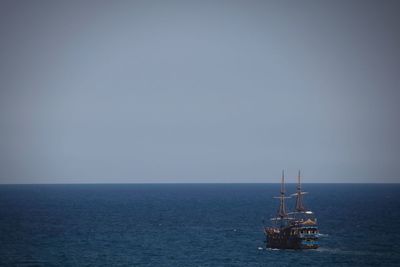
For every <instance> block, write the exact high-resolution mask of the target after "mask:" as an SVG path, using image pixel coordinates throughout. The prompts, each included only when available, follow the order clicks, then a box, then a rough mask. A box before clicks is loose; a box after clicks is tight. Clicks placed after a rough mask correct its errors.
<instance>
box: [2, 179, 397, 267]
mask: <svg viewBox="0 0 400 267" xmlns="http://www.w3.org/2000/svg"><path fill="white" fill-rule="evenodd" d="M304 189H305V190H306V191H308V192H310V194H309V195H307V196H306V199H305V204H306V206H309V207H310V208H311V209H312V210H313V211H314V212H315V213H316V215H317V218H318V223H319V228H320V232H321V234H322V236H321V238H320V246H321V247H320V248H319V249H317V250H311V251H290V250H288V251H284V250H267V249H265V244H264V234H263V230H262V229H263V223H262V220H263V219H265V220H268V218H270V217H272V216H273V215H274V214H275V212H276V207H277V203H276V202H275V201H276V200H274V199H272V196H274V195H276V193H277V192H279V185H278V184H115V185H112V184H109V185H2V186H0V265H1V266H302V265H303V266H338V265H339V266H398V264H399V262H400V230H399V229H400V185H393V184H390V185H388V184H387V185H384V184H334V185H332V184H330V185H329V184H304ZM287 190H288V191H290V190H291V191H293V192H294V190H295V189H294V185H290V184H289V185H288V187H287ZM288 205H289V207H293V205H294V203H292V201H291V200H289V203H288Z"/></svg>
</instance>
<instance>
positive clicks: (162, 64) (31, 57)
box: [0, 0, 400, 183]
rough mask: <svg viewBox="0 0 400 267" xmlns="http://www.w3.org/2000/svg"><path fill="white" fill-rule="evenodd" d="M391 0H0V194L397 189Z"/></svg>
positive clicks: (397, 67) (399, 130) (396, 59)
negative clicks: (286, 184)
mask: <svg viewBox="0 0 400 267" xmlns="http://www.w3.org/2000/svg"><path fill="white" fill-rule="evenodd" d="M399 13H400V2H399V1H319V0H318V1H104V2H102V1H4V0H2V1H0V38H1V42H0V130H1V131H0V183H26V182H27V183H35V182H41V183H44V182H45V183H47V182H56V183H64V182H67V183H75V182H89V183H91V182H271V181H272V182H277V181H279V177H280V172H281V169H285V170H286V171H287V175H288V180H289V181H294V177H295V175H296V173H297V169H298V168H301V169H302V170H303V173H304V179H305V181H306V182H399V181H400V179H399V178H400V139H399V137H400V119H399V118H400V51H399V48H400V27H399V25H400V16H399Z"/></svg>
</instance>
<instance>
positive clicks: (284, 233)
mask: <svg viewBox="0 0 400 267" xmlns="http://www.w3.org/2000/svg"><path fill="white" fill-rule="evenodd" d="M265 235H266V246H267V248H276V249H317V248H318V247H319V243H318V228H317V226H316V225H313V226H312V227H310V226H298V225H296V226H288V227H283V228H265Z"/></svg>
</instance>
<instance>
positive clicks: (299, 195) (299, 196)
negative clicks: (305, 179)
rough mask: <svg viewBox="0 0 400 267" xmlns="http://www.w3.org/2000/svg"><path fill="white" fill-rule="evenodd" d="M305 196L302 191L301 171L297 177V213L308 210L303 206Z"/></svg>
mask: <svg viewBox="0 0 400 267" xmlns="http://www.w3.org/2000/svg"><path fill="white" fill-rule="evenodd" d="M303 194H304V192H302V191H301V183H300V170H299V173H298V175H297V192H296V211H305V210H306V209H305V208H304V206H303Z"/></svg>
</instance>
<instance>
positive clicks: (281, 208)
mask: <svg viewBox="0 0 400 267" xmlns="http://www.w3.org/2000/svg"><path fill="white" fill-rule="evenodd" d="M279 199H280V205H279V211H278V216H279V217H280V218H281V219H283V218H285V217H286V216H287V213H286V207H285V173H284V171H283V170H282V180H281V195H280V196H279Z"/></svg>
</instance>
